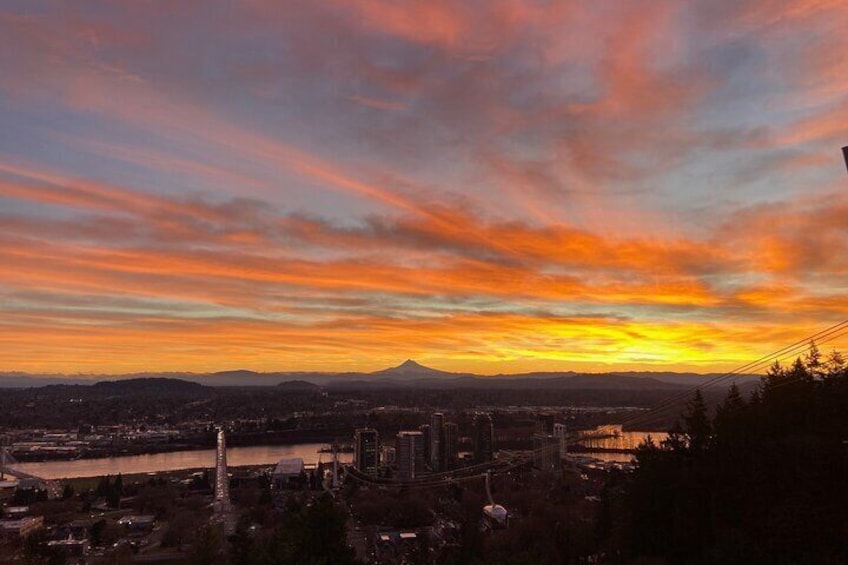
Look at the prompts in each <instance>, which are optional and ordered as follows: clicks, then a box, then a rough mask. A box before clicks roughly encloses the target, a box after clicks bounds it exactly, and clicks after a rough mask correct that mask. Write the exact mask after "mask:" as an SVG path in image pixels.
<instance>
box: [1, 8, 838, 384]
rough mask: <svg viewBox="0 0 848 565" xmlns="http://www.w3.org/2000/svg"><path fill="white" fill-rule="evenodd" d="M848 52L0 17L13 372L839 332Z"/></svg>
mask: <svg viewBox="0 0 848 565" xmlns="http://www.w3.org/2000/svg"><path fill="white" fill-rule="evenodd" d="M236 5H238V7H236ZM846 30H848V3H846V2H845V1H844V0H820V1H798V2H791V1H777V0H728V1H717V0H702V1H691V2H680V1H677V0H674V1H662V0H645V1H627V2H612V1H610V2H603V1H601V2H585V1H582V0H573V1H572V0H568V1H562V2H559V1H553V0H551V1H527V2H520V1H513V0H486V1H469V2H458V1H457V2H442V1H439V0H423V1H379V0H340V1H326V2H319V1H315V2H312V1H303V2H294V1H291V2H272V1H261V0H257V1H250V0H248V1H244V2H215V1H209V0H204V1H202V2H200V1H193V2H152V1H137V2H114V1H109V2H84V3H82V2H39V1H37V0H20V1H16V0H6V1H4V2H3V4H2V8H0V265H2V269H0V371H28V372H42V373H47V372H50V373H56V372H65V373H77V372H82V373H124V372H136V371H147V370H154V371H158V370H176V371H182V370H186V371H217V370H225V369H235V368H249V369H254V370H259V371H276V370H365V371H367V370H376V369H381V368H383V367H386V366H390V365H396V364H398V363H400V362H401V361H403V360H404V359H406V358H414V359H416V360H418V361H419V362H421V363H424V364H427V365H430V366H434V367H437V368H440V369H444V370H453V371H476V372H480V373H486V374H490V373H498V372H517V371H529V370H586V371H609V370H624V369H636V370H657V369H660V370H695V371H699V372H707V371H718V370H727V369H732V368H734V367H736V366H738V365H740V364H742V363H744V362H746V361H749V360H751V359H754V358H757V357H760V356H761V355H764V354H767V353H770V352H771V351H773V350H775V349H779V348H780V347H783V346H784V345H787V344H789V343H791V342H793V341H795V340H797V339H800V338H802V337H804V336H806V335H808V334H811V333H813V332H816V331H818V330H820V329H822V328H824V327H827V326H829V325H831V324H834V323H836V322H839V321H841V320H843V319H846V318H848V176H846V169H845V164H844V163H843V162H842V156H841V152H840V148H841V146H843V145H848V33H846ZM843 343H844V344H848V339H846V340H844V341H843ZM832 345H836V346H838V347H841V346H842V345H843V344H840V343H834V344H828V345H827V346H825V349H826V350H827V349H830V348H831V346H832Z"/></svg>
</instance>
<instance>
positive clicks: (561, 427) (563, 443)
mask: <svg viewBox="0 0 848 565" xmlns="http://www.w3.org/2000/svg"><path fill="white" fill-rule="evenodd" d="M566 434H567V430H566V428H565V424H554V437H555V438H557V440H558V441H559V458H560V459H565V456H566V455H568V439H567V437H566Z"/></svg>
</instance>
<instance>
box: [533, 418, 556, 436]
mask: <svg viewBox="0 0 848 565" xmlns="http://www.w3.org/2000/svg"><path fill="white" fill-rule="evenodd" d="M536 433H537V434H542V435H545V436H548V435H551V434H553V433H554V415H553V414H539V415H538V416H536Z"/></svg>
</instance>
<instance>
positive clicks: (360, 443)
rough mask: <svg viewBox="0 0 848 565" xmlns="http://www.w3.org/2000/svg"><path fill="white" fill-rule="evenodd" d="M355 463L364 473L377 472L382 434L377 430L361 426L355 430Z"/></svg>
mask: <svg viewBox="0 0 848 565" xmlns="http://www.w3.org/2000/svg"><path fill="white" fill-rule="evenodd" d="M353 465H354V466H355V467H356V468H357V469H358V470H359V471H361V472H363V473H367V474H369V475H376V474H377V468H378V467H379V466H380V436H379V434H378V433H377V430H373V429H371V428H359V429H357V430H356V431H355V432H354V435H353Z"/></svg>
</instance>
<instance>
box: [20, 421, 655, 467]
mask: <svg viewBox="0 0 848 565" xmlns="http://www.w3.org/2000/svg"><path fill="white" fill-rule="evenodd" d="M598 430H606V431H609V432H611V433H609V434H608V435H607V437H601V438H598V439H592V440H584V441H582V442H581V443H583V444H584V446H585V447H586V448H588V451H589V453H584V455H591V456H592V457H595V458H597V459H601V460H603V461H617V462H627V461H630V459H631V455H630V454H627V453H609V452H605V453H597V452H591V451H592V449H634V448H635V447H637V446H638V445H639V444H640V443H642V441H644V440H645V438H646V437H647V436H649V435H650V436H651V438H652V439H653V440H654V441H655V442H660V441H662V440H664V439H665V438H666V437H667V434H665V433H662V432H650V433H649V432H622V431H621V430H620V428H619V429H618V430H615V429H614V427H612V428H610V427H606V428H598ZM595 433H597V430H595ZM323 447H326V444H322V443H301V444H296V445H255V446H251V447H230V448H228V449H227V463H228V464H229V465H230V466H231V467H240V466H244V465H272V464H274V463H276V462H277V461H279V460H280V459H291V458H295V457H299V458H301V459H303V461H304V463H306V464H307V465H308V464H315V463H317V462H318V461H319V460H320V461H323V462H329V461H331V460H332V455H330V454H329V453H319V452H318V450H319V449H321V448H323ZM339 460H340V461H341V462H342V463H350V462H351V460H352V454H351V453H340V454H339ZM214 466H215V450H214V449H202V450H193V451H174V452H171V453H154V454H150V455H127V456H122V457H107V458H101V459H75V460H72V461H44V462H38V463H19V464H17V465H15V466H14V468H15V469H18V470H20V471H23V472H25V473H29V474H31V475H36V476H38V477H42V478H44V479H75V478H80V477H100V476H103V475H117V474H119V473H120V474H122V475H131V474H134V473H159V472H165V471H179V470H182V469H200V468H212V467H214Z"/></svg>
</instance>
